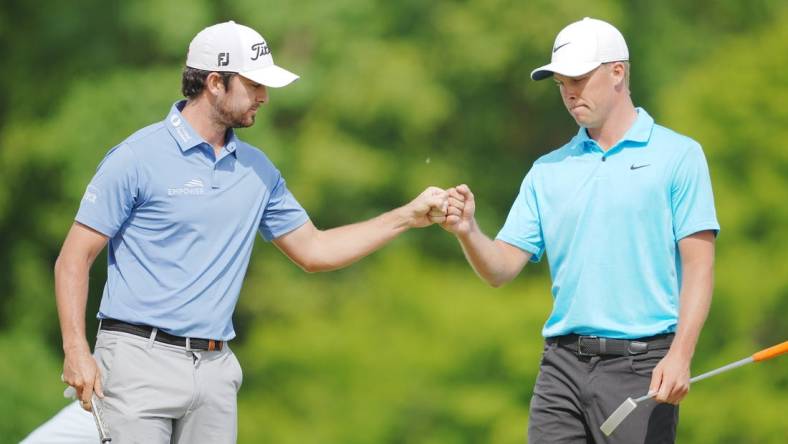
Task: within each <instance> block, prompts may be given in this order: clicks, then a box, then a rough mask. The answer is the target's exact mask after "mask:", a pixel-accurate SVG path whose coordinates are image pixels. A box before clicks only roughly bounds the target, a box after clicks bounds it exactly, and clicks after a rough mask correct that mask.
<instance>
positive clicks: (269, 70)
mask: <svg viewBox="0 0 788 444" xmlns="http://www.w3.org/2000/svg"><path fill="white" fill-rule="evenodd" d="M238 74H240V75H242V76H244V77H246V78H247V79H249V80H252V81H254V82H257V83H259V84H261V85H265V86H269V87H271V88H281V87H283V86H287V85H289V84H291V83H293V82H294V81H296V80H298V76H297V75H295V74H293V73H292V72H290V71H288V70H286V69H284V68H281V67H279V66H276V65H270V66H266V67H265V68H260V69H255V70H254V71H246V72H240V73H238Z"/></svg>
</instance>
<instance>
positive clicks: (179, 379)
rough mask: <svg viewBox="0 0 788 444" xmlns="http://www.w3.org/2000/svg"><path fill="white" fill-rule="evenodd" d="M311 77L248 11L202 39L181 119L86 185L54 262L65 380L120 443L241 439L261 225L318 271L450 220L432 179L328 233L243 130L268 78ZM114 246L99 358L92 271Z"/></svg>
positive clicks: (159, 126) (271, 81)
mask: <svg viewBox="0 0 788 444" xmlns="http://www.w3.org/2000/svg"><path fill="white" fill-rule="evenodd" d="M297 78H298V77H297V76H296V75H295V74H293V73H291V72H289V71H287V70H285V69H283V68H281V67H279V66H277V65H275V64H274V62H273V59H272V56H271V51H270V49H269V48H268V46H267V44H266V42H265V40H264V39H263V37H262V36H260V34H258V33H257V32H255V31H254V30H252V29H250V28H248V27H246V26H241V25H238V24H236V23H234V22H227V23H221V24H218V25H214V26H211V27H208V28H206V29H204V30H203V31H201V32H200V33H199V34H197V36H196V37H195V38H194V39H193V40H192V42H191V44H190V46H189V52H188V56H187V60H186V68H185V69H184V72H183V81H182V92H183V94H184V96H186V98H187V99H186V100H183V101H180V102H177V103H175V104H174V105H173V107H172V109H171V110H170V111H169V114H168V115H167V116H166V118H165V119H164V120H163V121H162V122H159V123H156V124H153V125H151V126H148V127H146V128H143V129H141V130H139V131H137V132H136V133H135V134H133V135H131V136H130V137H129V138H127V139H126V140H124V141H123V142H122V143H120V144H119V145H118V146H116V147H115V148H113V149H112V150H110V152H109V153H108V154H107V155H106V157H105V158H104V160H103V161H102V162H101V164H100V165H99V168H98V171H97V172H96V175H95V176H94V177H93V179H92V180H91V182H90V184H89V185H88V186H87V190H86V192H85V195H84V197H83V199H82V203H81V205H80V208H79V211H78V213H77V216H76V222H75V223H74V225H73V226H72V228H71V230H70V231H69V233H68V236H67V237H66V240H65V242H64V244H63V248H62V251H61V253H60V256H59V257H58V260H57V263H56V266H55V285H56V297H57V305H58V313H59V317H60V324H61V330H62V335H63V349H64V352H65V361H64V366H63V379H64V382H66V383H67V384H69V385H70V386H73V387H75V388H76V391H77V394H78V397H79V399H80V400H81V403H82V407H83V408H84V409H86V410H89V409H90V408H91V398H92V394H93V392H94V391H95V393H96V394H97V395H98V396H99V397H100V398H103V404H104V409H103V410H104V414H105V418H104V419H105V421H106V423H107V425H108V427H109V429H110V431H111V433H112V437H113V438H114V439H115V440H116V441H117V442H144V443H170V442H172V443H195V442H206V443H208V442H210V443H230V442H235V439H236V429H237V427H236V392H237V390H238V388H239V387H240V385H241V378H242V373H241V368H240V366H239V364H238V361H237V360H236V359H235V356H234V355H233V353H232V352H231V350H230V349H229V347H228V346H227V341H229V340H231V339H233V338H234V337H235V331H234V330H233V324H232V313H233V310H234V308H235V305H236V302H237V300H238V294H239V291H240V289H241V284H242V282H243V278H244V275H245V273H246V268H247V265H248V263H249V257H250V255H251V251H252V244H253V242H254V238H255V235H256V233H258V232H259V233H260V234H262V236H263V237H264V238H265V239H266V240H269V241H273V243H274V244H275V245H276V246H277V247H278V248H279V249H280V250H282V252H284V253H285V254H286V255H287V256H288V257H289V258H290V259H291V260H292V261H294V262H295V263H296V264H298V265H299V266H301V267H302V268H303V269H305V270H307V271H324V270H332V269H336V268H341V267H344V266H346V265H348V264H351V263H352V262H354V261H356V260H358V259H360V258H362V257H363V256H365V255H367V254H369V253H371V252H373V251H375V250H376V249H378V248H380V247H382V246H383V245H384V244H386V243H387V242H388V241H390V240H392V239H393V238H395V237H396V236H397V235H399V234H400V233H402V232H404V231H406V230H408V229H409V228H414V227H423V226H427V225H429V224H430V223H432V222H443V220H444V218H445V213H446V211H447V205H448V204H447V200H448V194H447V193H446V192H445V191H443V190H440V189H437V188H434V187H430V188H428V189H427V190H425V191H424V192H423V193H422V194H421V195H419V196H418V197H417V198H416V199H414V200H413V201H412V202H410V203H409V204H407V205H405V206H403V207H400V208H397V209H395V210H393V211H390V212H388V213H385V214H382V215H380V216H378V217H376V218H374V219H371V220H368V221H365V222H361V223H358V224H354V225H349V226H345V227H340V228H335V229H331V230H326V231H323V230H318V229H317V228H315V226H314V225H313V224H312V222H311V221H310V220H309V217H308V216H307V213H306V212H305V211H304V209H303V208H302V207H301V205H299V203H298V202H297V201H296V199H295V197H293V195H292V194H291V193H290V191H289V190H288V189H287V186H286V185H285V181H284V179H283V178H282V175H281V174H280V172H279V171H278V170H277V169H276V167H274V165H273V164H272V163H271V161H270V160H269V159H268V158H267V157H266V156H265V154H263V153H262V152H261V151H259V150H258V149H256V148H254V147H252V146H250V145H248V144H246V143H244V142H243V141H241V140H240V139H238V137H237V136H236V135H235V133H234V131H233V128H240V127H249V126H251V125H252V124H253V123H254V120H255V114H256V112H257V111H258V108H259V107H260V106H261V105H263V104H264V103H266V102H267V100H268V95H267V90H266V87H282V86H285V85H287V84H289V83H291V82H292V81H294V80H295V79H297ZM107 244H109V254H108V262H109V264H108V272H107V282H106V285H105V287H104V294H103V296H102V299H101V306H100V309H99V313H98V317H99V318H100V320H101V322H100V329H99V334H98V337H97V340H96V345H95V351H94V355H93V356H92V355H91V353H90V349H89V345H88V342H87V340H86V338H85V322H84V316H85V302H86V299H87V287H88V271H89V269H90V266H91V264H92V263H93V261H94V259H95V257H96V256H97V255H98V254H99V252H100V251H101V250H102V249H103V248H104V247H105V245H107Z"/></svg>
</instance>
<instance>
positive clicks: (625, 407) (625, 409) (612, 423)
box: [599, 398, 638, 436]
mask: <svg viewBox="0 0 788 444" xmlns="http://www.w3.org/2000/svg"><path fill="white" fill-rule="evenodd" d="M637 406H638V404H637V402H635V400H634V399H632V398H627V400H626V401H624V402H622V403H621V405H620V406H618V408H617V409H616V410H615V411H614V412H613V413H612V414H611V415H610V416H608V417H607V419H606V420H605V422H603V423H602V425H601V426H599V429H600V430H602V433H604V434H605V436H610V434H611V433H613V431H614V430H616V428H617V427H618V426H619V425H620V424H621V422H623V421H624V419H626V417H627V416H629V414H630V413H632V411H633V410H635V408H636V407H637Z"/></svg>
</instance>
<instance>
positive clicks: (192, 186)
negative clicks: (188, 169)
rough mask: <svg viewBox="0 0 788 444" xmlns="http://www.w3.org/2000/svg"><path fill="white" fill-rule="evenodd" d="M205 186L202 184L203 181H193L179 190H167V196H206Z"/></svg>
mask: <svg viewBox="0 0 788 444" xmlns="http://www.w3.org/2000/svg"><path fill="white" fill-rule="evenodd" d="M204 187H205V185H204V184H203V182H202V179H199V178H197V179H192V180H189V181H187V182H186V183H185V184H183V186H182V187H179V188H167V195H168V196H184V195H190V196H195V195H199V194H205V188H204Z"/></svg>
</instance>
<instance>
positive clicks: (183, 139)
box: [164, 100, 240, 155]
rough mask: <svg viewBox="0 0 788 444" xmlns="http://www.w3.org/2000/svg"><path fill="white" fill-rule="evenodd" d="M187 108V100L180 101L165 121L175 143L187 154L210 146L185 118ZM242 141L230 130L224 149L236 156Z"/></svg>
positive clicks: (175, 104)
mask: <svg viewBox="0 0 788 444" xmlns="http://www.w3.org/2000/svg"><path fill="white" fill-rule="evenodd" d="M184 106H186V100H179V101H177V102H175V103H174V104H173V105H172V108H171V109H170V113H169V114H168V115H167V118H166V119H164V124H165V125H166V126H167V130H168V131H169V132H170V134H171V135H172V137H173V139H175V142H176V143H177V144H178V147H180V149H181V151H183V152H186V151H189V150H190V149H192V148H194V147H196V146H199V145H201V144H203V143H204V144H206V145H208V142H206V141H205V139H203V138H202V137H201V136H200V135H199V134H197V131H195V130H194V128H192V126H191V125H190V124H189V122H188V121H187V120H186V119H185V118H184V117H183V115H182V114H181V111H182V110H183V107H184ZM239 142H240V140H239V139H238V136H236V135H235V131H234V130H233V129H232V128H230V129H228V131H227V134H226V135H225V140H224V149H225V150H227V151H228V152H229V153H231V154H233V155H235V150H236V148H237V147H238V144H239Z"/></svg>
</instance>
